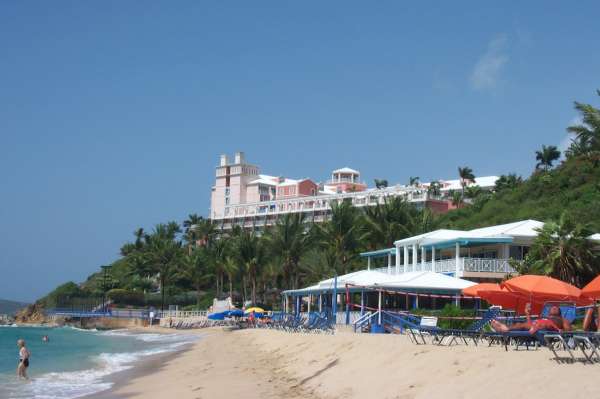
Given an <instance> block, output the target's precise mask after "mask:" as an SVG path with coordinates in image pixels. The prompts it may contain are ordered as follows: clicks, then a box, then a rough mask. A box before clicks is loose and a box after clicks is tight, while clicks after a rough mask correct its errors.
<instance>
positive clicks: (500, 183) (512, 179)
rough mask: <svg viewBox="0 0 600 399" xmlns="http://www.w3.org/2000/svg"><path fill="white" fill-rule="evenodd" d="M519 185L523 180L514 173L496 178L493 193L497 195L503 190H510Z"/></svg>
mask: <svg viewBox="0 0 600 399" xmlns="http://www.w3.org/2000/svg"><path fill="white" fill-rule="evenodd" d="M521 183H523V178H522V177H521V176H517V175H516V174H515V173H510V174H508V175H502V176H500V177H499V178H498V180H496V183H495V185H494V191H495V192H497V193H499V192H500V191H503V190H512V189H514V188H516V187H517V186H519V185H521Z"/></svg>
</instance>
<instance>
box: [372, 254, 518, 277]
mask: <svg viewBox="0 0 600 399" xmlns="http://www.w3.org/2000/svg"><path fill="white" fill-rule="evenodd" d="M373 270H376V271H378V272H382V273H389V274H397V273H396V266H395V265H392V267H390V268H388V267H380V268H378V269H373ZM413 271H414V272H421V271H435V272H437V273H457V272H467V273H504V274H506V273H514V271H515V270H514V269H513V267H512V266H511V265H510V260H509V259H493V258H471V257H461V258H458V263H457V260H456V258H450V259H440V260H436V261H435V269H434V268H433V264H432V262H425V263H421V262H419V263H417V264H416V265H413V264H409V265H407V266H404V265H400V271H399V273H400V274H402V273H405V272H413Z"/></svg>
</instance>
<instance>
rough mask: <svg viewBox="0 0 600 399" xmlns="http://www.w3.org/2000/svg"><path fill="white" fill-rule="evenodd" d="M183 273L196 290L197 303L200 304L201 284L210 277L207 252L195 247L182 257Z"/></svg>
mask: <svg viewBox="0 0 600 399" xmlns="http://www.w3.org/2000/svg"><path fill="white" fill-rule="evenodd" d="M181 264H182V266H183V273H182V274H184V275H185V276H186V277H188V278H189V279H190V280H191V281H192V284H193V286H194V289H195V290H196V295H197V298H198V299H197V304H198V306H200V299H201V295H200V293H201V290H202V286H203V285H204V284H205V283H206V282H207V281H208V279H209V278H210V272H209V270H208V261H207V254H206V252H205V250H203V249H195V250H194V251H193V252H192V253H191V254H189V255H185V256H183V257H182V260H181Z"/></svg>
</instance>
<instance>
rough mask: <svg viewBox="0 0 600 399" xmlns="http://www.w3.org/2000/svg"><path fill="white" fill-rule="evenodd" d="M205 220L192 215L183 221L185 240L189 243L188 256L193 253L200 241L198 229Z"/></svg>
mask: <svg viewBox="0 0 600 399" xmlns="http://www.w3.org/2000/svg"><path fill="white" fill-rule="evenodd" d="M203 220H204V218H203V217H202V216H199V215H197V214H195V213H192V214H190V215H188V218H187V219H186V220H184V221H183V227H184V228H185V230H184V239H185V241H186V242H187V246H188V255H190V254H191V253H192V248H193V247H194V246H195V245H196V242H197V241H198V227H199V225H200V223H201V222H202V221H203Z"/></svg>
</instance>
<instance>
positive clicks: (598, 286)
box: [581, 276, 600, 299]
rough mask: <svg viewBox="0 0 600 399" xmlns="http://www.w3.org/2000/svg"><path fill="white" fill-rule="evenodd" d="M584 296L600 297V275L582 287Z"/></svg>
mask: <svg viewBox="0 0 600 399" xmlns="http://www.w3.org/2000/svg"><path fill="white" fill-rule="evenodd" d="M581 295H582V296H583V297H587V298H592V299H600V276H598V277H596V278H595V279H593V280H592V281H590V282H589V283H588V285H586V286H585V287H583V288H582V289H581Z"/></svg>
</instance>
